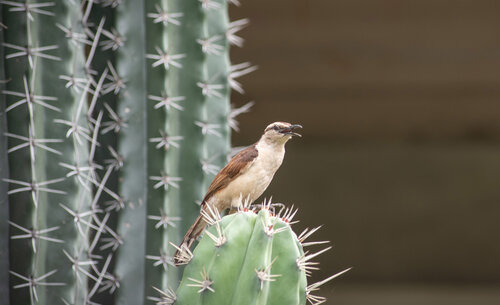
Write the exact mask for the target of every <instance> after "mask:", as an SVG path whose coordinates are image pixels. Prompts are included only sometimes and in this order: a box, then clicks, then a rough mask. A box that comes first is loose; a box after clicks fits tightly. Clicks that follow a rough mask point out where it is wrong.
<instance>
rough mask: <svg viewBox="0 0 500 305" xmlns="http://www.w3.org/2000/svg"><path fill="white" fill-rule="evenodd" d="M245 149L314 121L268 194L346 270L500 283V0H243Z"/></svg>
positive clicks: (239, 138) (239, 52) (331, 267)
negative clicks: (314, 229)
mask: <svg viewBox="0 0 500 305" xmlns="http://www.w3.org/2000/svg"><path fill="white" fill-rule="evenodd" d="M231 16H232V19H237V18H241V17H249V18H250V20H251V25H250V26H249V27H248V29H246V30H244V31H242V36H243V37H244V38H245V39H246V43H245V46H244V48H242V49H236V48H235V49H234V50H233V51H232V59H233V62H234V63H239V62H242V61H251V62H252V63H254V64H257V65H258V66H259V70H258V71H256V72H254V73H253V74H251V75H250V76H246V77H244V78H242V79H241V80H242V83H243V84H244V88H245V90H246V91H247V94H246V95H245V96H241V95H238V94H235V95H234V98H233V102H234V103H236V104H237V105H241V104H243V103H244V102H245V101H248V100H254V101H255V102H256V106H255V107H254V109H253V111H252V112H251V113H250V114H246V115H243V116H242V117H241V118H240V122H241V129H242V130H241V132H240V133H239V134H236V135H235V136H234V143H235V144H236V145H244V144H249V143H251V142H253V141H255V140H256V139H257V137H258V136H259V134H260V133H261V132H262V130H263V128H264V127H265V126H266V125H267V124H268V123H269V122H272V121H276V120H288V121H291V122H294V123H301V124H303V125H304V130H303V134H304V138H303V139H294V140H293V142H292V143H290V144H289V145H288V152H287V156H286V158H285V159H286V160H285V163H284V165H283V167H282V169H281V170H280V172H279V173H278V174H277V176H276V177H275V181H274V182H273V184H272V185H271V187H270V189H269V190H268V192H267V193H266V195H267V196H269V195H273V196H274V198H275V199H276V200H278V201H284V202H287V203H294V204H296V205H299V206H300V207H301V211H300V212H299V216H298V217H299V218H301V219H303V221H302V222H301V223H300V224H298V225H297V227H298V228H299V229H300V228H303V227H305V226H314V225H317V224H325V227H324V229H323V233H320V234H319V236H320V237H322V238H328V239H331V240H333V243H334V244H335V247H334V250H332V253H330V254H329V255H325V256H324V257H323V260H322V268H323V271H321V272H320V275H323V276H326V275H327V273H331V272H334V271H338V270H340V269H342V268H344V267H349V266H354V267H355V268H354V269H353V271H351V272H350V274H348V275H346V276H345V279H343V280H341V281H347V282H349V281H352V282H362V281H363V282H364V281H376V282H379V283H380V282H391V281H392V282H405V281H407V282H425V283H428V282H443V283H448V282H453V283H485V282H487V283H498V282H500V259H498V258H499V257H500V243H499V242H498V241H499V240H500V221H499V217H498V215H500V188H499V185H500V145H499V143H500V142H499V141H500V1H492V0H490V1H486V0H468V1H465V0H454V1H452V0H242V6H241V7H239V8H238V7H236V8H232V12H231Z"/></svg>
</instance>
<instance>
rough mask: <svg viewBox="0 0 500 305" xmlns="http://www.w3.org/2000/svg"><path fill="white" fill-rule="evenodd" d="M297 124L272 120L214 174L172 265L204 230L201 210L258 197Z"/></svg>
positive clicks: (232, 207) (236, 204) (230, 206)
mask: <svg viewBox="0 0 500 305" xmlns="http://www.w3.org/2000/svg"><path fill="white" fill-rule="evenodd" d="M297 128H302V126H301V125H299V124H291V123H287V122H274V123H271V124H269V125H268V126H267V127H266V128H265V129H264V133H263V134H262V136H261V137H260V139H259V141H257V142H256V143H254V144H252V145H250V146H248V147H246V148H245V149H243V150H241V151H240V152H239V153H237V154H236V155H235V156H234V157H233V158H232V159H231V160H230V161H229V162H228V163H227V165H226V166H224V168H222V169H221V170H220V172H219V173H218V174H217V175H216V176H215V178H214V180H213V181H212V183H211V184H210V186H209V187H208V191H207V193H206V195H205V197H204V198H203V200H202V202H201V213H200V215H199V216H198V217H197V218H196V220H195V222H194V223H193V225H192V226H191V227H190V228H189V230H188V231H187V233H186V235H185V236H184V239H183V240H182V242H181V244H180V246H179V247H177V252H176V253H175V255H174V257H173V258H174V264H175V265H180V264H182V259H180V257H181V252H182V251H184V250H183V249H186V248H187V249H189V248H191V246H192V244H193V243H194V241H195V240H196V239H197V238H198V237H199V236H200V235H201V233H203V231H204V229H205V227H206V225H207V222H206V221H205V219H204V217H203V211H205V212H207V210H208V209H211V210H212V211H217V212H219V214H220V213H221V212H222V211H224V210H227V209H230V210H233V211H234V210H236V209H238V207H239V205H240V204H241V201H242V198H244V199H245V201H246V202H247V203H248V204H251V203H253V202H254V201H255V200H256V199H257V198H259V197H260V196H261V195H262V194H263V193H264V191H265V190H266V189H267V187H268V186H269V184H270V183H271V181H272V179H273V177H274V174H275V173H276V171H277V170H278V168H279V167H280V166H281V164H282V163H283V158H284V157H285V144H286V143H287V142H288V141H289V140H290V139H291V138H292V137H294V136H298V137H301V135H300V134H298V133H296V132H295V131H294V130H295V129H297Z"/></svg>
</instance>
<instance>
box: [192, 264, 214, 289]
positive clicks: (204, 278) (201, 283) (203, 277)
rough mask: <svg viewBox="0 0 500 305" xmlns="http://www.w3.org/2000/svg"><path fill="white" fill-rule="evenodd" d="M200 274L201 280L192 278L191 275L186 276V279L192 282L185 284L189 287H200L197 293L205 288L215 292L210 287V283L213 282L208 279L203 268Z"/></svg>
mask: <svg viewBox="0 0 500 305" xmlns="http://www.w3.org/2000/svg"><path fill="white" fill-rule="evenodd" d="M200 274H201V281H200V280H197V279H194V278H192V277H188V280H190V281H192V282H194V283H192V284H187V286H189V287H198V288H200V289H199V290H198V293H202V292H203V291H205V290H210V291H211V292H215V290H214V289H213V288H212V287H211V285H212V284H213V283H214V282H213V281H211V280H210V278H209V276H208V273H207V271H206V270H205V268H203V270H202V271H201V272H200Z"/></svg>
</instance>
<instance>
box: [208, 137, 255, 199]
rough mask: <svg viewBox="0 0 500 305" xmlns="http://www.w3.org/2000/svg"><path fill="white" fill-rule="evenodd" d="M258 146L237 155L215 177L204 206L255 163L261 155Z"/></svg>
mask: <svg viewBox="0 0 500 305" xmlns="http://www.w3.org/2000/svg"><path fill="white" fill-rule="evenodd" d="M255 146H256V144H253V145H251V146H248V147H247V148H245V149H243V150H242V151H240V152H239V153H237V154H236V155H235V156H234V157H233V158H232V159H231V160H230V161H229V163H228V164H227V165H226V166H224V168H223V169H222V170H221V171H220V172H219V173H218V174H217V175H216V176H215V178H214V180H213V181H212V183H211V184H210V186H209V187H208V191H207V194H206V195H205V198H203V201H202V204H201V205H202V206H203V205H205V203H206V202H207V201H208V200H209V199H210V197H212V196H213V195H214V194H215V193H217V192H218V191H220V190H221V189H223V188H225V187H226V186H227V185H228V184H229V183H230V182H231V181H232V180H233V179H234V178H236V177H238V176H239V175H241V174H243V173H245V172H246V171H247V170H248V168H249V167H250V165H251V164H252V163H253V162H254V161H255V158H257V156H258V155H259V151H258V150H257V148H256V147H255Z"/></svg>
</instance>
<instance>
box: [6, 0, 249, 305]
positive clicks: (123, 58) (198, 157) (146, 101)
mask: <svg viewBox="0 0 500 305" xmlns="http://www.w3.org/2000/svg"><path fill="white" fill-rule="evenodd" d="M0 9H1V10H0V12H1V14H2V16H3V19H2V22H3V23H2V24H1V25H0V26H2V31H1V33H0V35H2V36H1V37H0V39H1V41H2V46H3V47H4V48H5V51H6V52H4V53H0V55H2V57H1V60H2V62H3V63H4V64H2V65H1V68H0V70H1V72H2V74H3V73H5V76H3V75H2V76H1V79H0V81H2V80H3V79H4V77H5V78H7V79H8V80H10V81H9V82H7V83H6V84H5V85H4V88H2V95H1V96H0V98H1V100H0V102H1V105H4V106H5V107H4V108H5V111H4V110H2V109H0V110H1V112H0V116H1V118H2V121H1V122H0V123H1V124H0V132H1V133H2V134H1V135H0V141H1V143H0V152H1V153H2V154H5V153H7V152H9V155H8V165H9V166H10V171H6V170H2V176H1V177H0V178H1V179H2V184H1V185H0V191H1V193H0V199H1V200H0V203H1V205H0V208H1V211H2V216H3V217H7V215H8V219H9V221H10V228H8V229H7V228H3V227H0V233H2V234H0V244H2V245H3V244H6V245H8V246H10V249H11V251H10V253H9V255H8V256H9V258H7V256H6V255H5V254H4V253H2V252H0V264H2V265H1V266H4V265H5V266H9V267H8V270H10V271H11V273H10V285H9V286H10V295H11V297H10V300H11V302H12V303H16V304H17V303H22V304H28V303H31V304H36V303H47V304H52V303H54V304H58V303H61V302H64V303H67V304H87V303H89V302H98V303H106V304H113V303H115V302H116V303H120V304H144V303H145V302H146V300H147V299H148V298H149V299H152V300H155V297H154V295H155V294H156V293H155V292H154V290H153V286H156V287H160V288H162V289H167V287H175V286H177V284H178V280H179V277H180V275H179V274H178V273H179V270H178V269H176V268H170V267H169V264H170V263H171V258H170V255H171V252H173V248H170V249H169V243H170V242H172V243H174V244H175V243H178V242H179V240H180V238H181V237H182V234H183V233H184V232H185V229H186V228H187V227H188V226H189V224H190V223H191V222H192V219H194V218H195V217H196V215H197V214H198V212H199V206H198V205H197V204H196V203H197V201H199V200H201V197H202V195H203V193H204V192H205V190H206V188H207V187H208V184H209V183H210V181H211V179H212V178H213V176H214V174H215V173H216V172H217V171H218V169H219V168H221V167H222V165H223V164H224V163H225V162H226V157H227V155H228V153H229V150H230V141H229V139H230V127H233V128H236V125H235V122H234V120H233V119H234V116H235V115H236V114H238V113H241V112H245V110H247V108H248V107H245V108H243V109H237V110H236V111H232V110H231V109H230V107H229V95H230V88H231V87H232V88H235V89H236V90H238V91H241V87H240V86H239V84H238V83H237V82H236V81H235V80H234V79H235V78H236V77H238V76H240V75H243V74H246V73H248V72H251V71H252V70H253V69H254V68H253V67H250V66H249V65H248V64H244V65H243V66H242V65H239V66H236V68H234V67H233V68H231V66H230V64H229V44H230V42H231V41H232V42H234V43H236V44H241V39H240V38H239V37H237V36H235V33H236V31H238V30H239V29H241V28H242V27H243V26H244V25H245V23H246V21H240V22H237V23H235V24H234V23H233V24H231V23H229V21H228V17H227V3H226V1H223V0H216V1H199V0H157V1H149V0H122V1H117V0H101V1H89V0H68V1H57V2H51V1H47V2H36V3H31V2H29V1H26V2H24V1H20V2H17V1H6V0H5V1H4V0H1V1H0ZM4 23H5V25H6V26H8V28H5V29H4V27H3V25H4ZM4 55H5V56H4ZM235 69H236V70H235ZM27 92H28V95H27V96H26V93H27ZM6 121H7V123H8V124H7V125H6ZM4 137H7V138H8V146H5V145H3V144H5V138H4ZM33 138H34V139H37V140H36V141H31V139H33ZM6 160H7V158H2V162H5V161H6ZM0 166H2V169H4V168H7V167H6V166H7V165H6V164H0ZM32 181H33V182H35V184H32V183H31V182H32ZM9 185H10V190H8V189H7V187H8V186H9ZM7 193H9V194H10V196H9V202H10V203H9V205H7V204H6V198H7ZM3 212H5V213H3ZM4 225H5V222H2V223H1V224H0V226H4ZM7 230H10V232H7ZM31 236H33V238H31ZM8 237H10V241H8V240H7V238H8ZM7 248H8V247H7V246H6V247H4V248H2V249H7ZM21 257H22V258H23V259H20V258H21ZM24 258H26V259H24ZM1 270H2V272H5V271H6V270H7V267H6V268H1ZM2 276H4V277H5V276H7V275H6V274H0V279H1V278H2ZM31 277H33V278H34V279H35V280H33V279H31ZM5 282H6V281H2V283H5ZM2 288H3V286H0V293H1V292H2ZM2 295H4V294H3V293H2ZM5 295H7V294H5Z"/></svg>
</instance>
